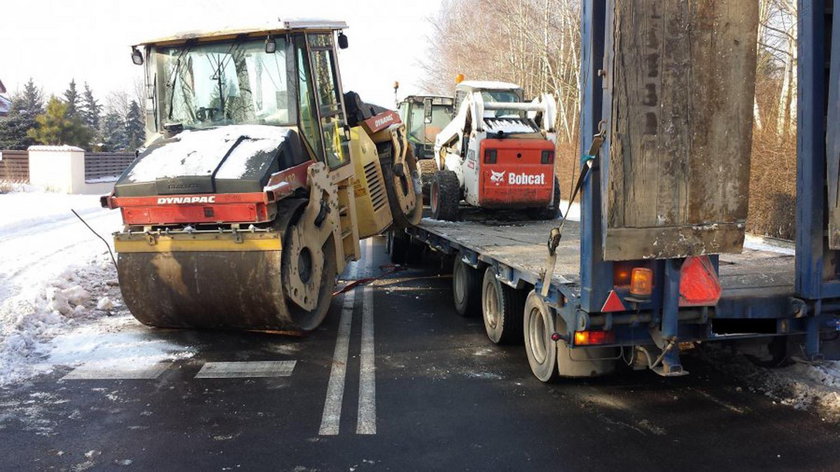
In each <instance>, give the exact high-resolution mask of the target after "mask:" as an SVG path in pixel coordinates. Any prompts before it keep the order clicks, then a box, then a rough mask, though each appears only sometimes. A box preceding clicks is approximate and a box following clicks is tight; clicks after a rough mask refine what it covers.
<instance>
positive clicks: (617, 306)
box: [601, 290, 627, 312]
mask: <svg viewBox="0 0 840 472" xmlns="http://www.w3.org/2000/svg"><path fill="white" fill-rule="evenodd" d="M626 310H627V308H625V307H624V303H622V302H621V297H619V296H618V294H617V293H615V290H610V294H609V295H608V296H607V301H605V302H604V306H602V307H601V311H602V312H609V311H626Z"/></svg>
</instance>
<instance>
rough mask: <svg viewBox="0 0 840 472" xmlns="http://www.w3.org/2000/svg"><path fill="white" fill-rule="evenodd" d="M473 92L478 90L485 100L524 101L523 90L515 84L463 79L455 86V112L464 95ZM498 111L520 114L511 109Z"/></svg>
mask: <svg viewBox="0 0 840 472" xmlns="http://www.w3.org/2000/svg"><path fill="white" fill-rule="evenodd" d="M474 92H480V93H481V97H482V98H483V99H484V101H485V102H510V103H521V102H523V101H525V91H524V90H522V88H521V87H519V86H518V85H516V84H511V83H507V82H496V81H485V80H465V81H462V82H460V83H458V85H456V86H455V112H456V113H457V112H458V110H459V109H460V107H461V103H463V101H464V97H466V96H467V95H468V94H471V93H474ZM498 112H503V113H508V114H513V115H520V114H521V112H514V111H513V110H498ZM498 114H499V113H497V115H498Z"/></svg>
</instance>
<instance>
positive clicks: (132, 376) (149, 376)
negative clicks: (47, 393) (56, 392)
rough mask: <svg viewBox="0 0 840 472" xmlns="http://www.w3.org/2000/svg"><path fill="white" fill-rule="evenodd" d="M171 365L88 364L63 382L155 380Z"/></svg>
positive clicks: (64, 378) (66, 377)
mask: <svg viewBox="0 0 840 472" xmlns="http://www.w3.org/2000/svg"><path fill="white" fill-rule="evenodd" d="M167 367H169V363H166V362H155V363H154V364H145V365H144V364H137V365H113V364H112V363H103V362H88V363H86V364H82V365H81V366H79V367H76V368H75V369H73V370H71V371H70V372H69V373H68V374H67V375H65V376H64V377H62V378H61V380H153V379H156V378H158V376H159V375H160V374H162V373H163V371H164V370H166V368H167Z"/></svg>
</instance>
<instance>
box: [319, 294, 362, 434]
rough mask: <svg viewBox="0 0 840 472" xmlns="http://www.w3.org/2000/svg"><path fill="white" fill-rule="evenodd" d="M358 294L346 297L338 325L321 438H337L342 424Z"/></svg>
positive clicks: (320, 431)
mask: <svg viewBox="0 0 840 472" xmlns="http://www.w3.org/2000/svg"><path fill="white" fill-rule="evenodd" d="M355 301H356V292H355V291H352V290H351V291H349V292H347V293H346V294H345V295H344V305H343V306H342V308H341V320H340V321H339V325H338V337H337V339H336V341H335V352H334V353H333V362H332V368H331V369H330V380H329V383H328V384H327V397H326V399H325V400H324V413H323V415H322V416H321V428H320V429H319V430H318V434H319V435H321V436H335V435H337V434H338V427H339V423H340V422H341V403H342V400H344V379H345V377H346V376H347V354H348V351H349V349H350V327H351V325H352V323H353V305H354V302H355Z"/></svg>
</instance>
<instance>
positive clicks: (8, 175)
mask: <svg viewBox="0 0 840 472" xmlns="http://www.w3.org/2000/svg"><path fill="white" fill-rule="evenodd" d="M0 152H2V153H3V160H0V180H7V181H12V182H29V153H28V152H27V151H18V150H11V151H10V150H2V151H0Z"/></svg>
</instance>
